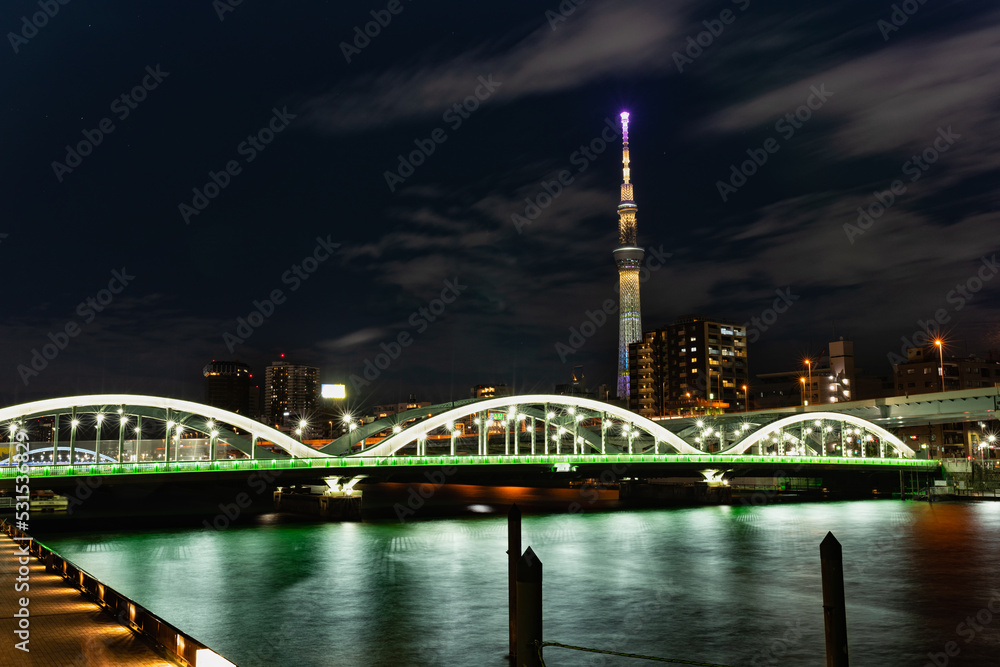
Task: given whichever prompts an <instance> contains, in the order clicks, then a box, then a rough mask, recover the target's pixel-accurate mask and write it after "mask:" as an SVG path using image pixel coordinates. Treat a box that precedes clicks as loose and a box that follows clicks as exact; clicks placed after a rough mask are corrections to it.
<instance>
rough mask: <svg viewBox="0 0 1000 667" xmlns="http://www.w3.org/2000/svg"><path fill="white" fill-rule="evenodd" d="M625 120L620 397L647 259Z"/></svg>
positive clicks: (618, 259) (638, 336)
mask: <svg viewBox="0 0 1000 667" xmlns="http://www.w3.org/2000/svg"><path fill="white" fill-rule="evenodd" d="M621 118H622V199H621V203H620V204H618V249H617V250H615V252H614V256H615V264H617V265H618V284H619V293H618V298H619V310H618V312H619V324H618V398H619V399H622V398H624V399H627V398H628V395H629V370H628V346H629V343H637V342H639V341H640V340H642V315H641V313H640V311H639V268H640V267H641V266H642V259H643V257H644V256H645V253H644V252H643V250H642V248H639V247H637V245H636V227H637V225H636V221H635V214H636V211H637V210H638V208H637V207H636V205H635V201H633V197H632V184H631V183H629V168H628V112H627V111H623V112H622V114H621Z"/></svg>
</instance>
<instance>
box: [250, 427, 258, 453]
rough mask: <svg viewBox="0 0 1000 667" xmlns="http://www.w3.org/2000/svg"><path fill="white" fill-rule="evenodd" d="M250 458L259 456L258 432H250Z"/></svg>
mask: <svg viewBox="0 0 1000 667" xmlns="http://www.w3.org/2000/svg"><path fill="white" fill-rule="evenodd" d="M250 458H251V459H256V458H257V434H256V433H251V434H250Z"/></svg>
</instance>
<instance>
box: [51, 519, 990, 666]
mask: <svg viewBox="0 0 1000 667" xmlns="http://www.w3.org/2000/svg"><path fill="white" fill-rule="evenodd" d="M474 509H476V508H474ZM479 509H482V510H484V511H486V510H489V509H490V508H489V507H485V506H484V507H482V508H479ZM494 509H502V508H494ZM506 531H507V528H506V517H505V515H504V514H502V513H494V514H484V515H482V516H473V517H463V518H457V519H456V518H439V519H434V520H423V521H406V522H400V521H398V520H395V519H385V520H377V521H366V522H361V523H314V522H288V521H287V520H286V519H284V518H283V517H282V516H280V515H265V516H263V517H260V518H259V519H257V521H256V523H254V524H253V525H247V526H234V527H230V528H227V529H225V530H208V529H194V528H185V529H176V530H155V531H153V530H149V531H134V530H133V531H128V532H125V531H120V532H116V531H113V530H108V531H102V532H100V533H61V532H60V533H52V534H50V535H45V534H39V535H38V536H37V537H38V539H40V540H41V541H42V542H44V543H45V544H47V545H48V546H50V547H52V548H53V549H54V550H55V551H57V552H58V553H60V554H62V555H63V556H65V557H67V558H69V559H70V560H72V561H74V562H75V563H77V564H78V565H79V566H80V567H82V568H83V569H85V570H87V571H89V572H90V573H91V574H93V575H95V576H96V577H98V578H99V579H101V580H103V581H104V582H106V583H107V584H109V585H111V586H112V587H114V588H116V589H117V590H119V591H120V592H122V593H124V594H125V595H127V596H129V597H131V598H133V599H135V600H136V601H137V602H138V603H139V604H141V605H142V606H144V607H146V608H148V609H150V610H151V611H152V612H153V613H155V614H157V615H159V616H161V617H162V618H164V619H166V620H167V621H169V622H171V623H173V624H174V625H176V626H178V627H180V628H181V629H183V630H185V631H187V632H188V633H190V634H191V635H192V636H194V637H196V638H198V639H199V640H200V641H202V642H204V643H205V644H207V645H208V646H211V647H212V648H213V649H215V650H216V651H217V652H219V653H220V654H222V655H223V656H225V657H227V658H229V659H230V660H232V661H233V662H235V663H236V664H238V665H240V667H254V666H257V665H297V666H309V665H473V666H477V667H478V666H484V667H489V666H494V665H496V666H498V667H499V666H505V665H507V660H506V658H505V654H506V652H507V635H506V632H507V560H506V554H505V551H506ZM827 531H832V532H833V533H834V534H835V535H836V537H837V538H838V539H839V540H840V541H841V543H842V544H843V548H844V561H845V582H846V594H847V614H848V637H849V642H850V652H851V664H852V665H874V666H882V665H913V666H914V667H922V666H923V665H936V667H942V666H943V665H963V666H965V665H1000V503H983V504H949V503H937V504H934V505H929V504H926V503H919V502H912V501H911V502H901V501H890V500H878V501H855V502H833V503H812V504H797V505H761V506H746V507H728V506H723V507H696V508H683V509H650V510H635V511H632V510H620V511H613V512H583V513H578V514H549V515H527V516H525V517H524V523H523V545H524V547H528V546H531V547H532V548H533V549H534V550H535V552H536V553H537V554H538V557H539V559H540V560H541V561H542V563H543V566H544V576H545V581H544V586H545V588H544V618H545V626H544V627H545V630H544V634H545V639H546V640H550V641H557V642H562V643H567V644H575V645H581V646H586V647H594V648H601V649H609V650H617V651H625V652H634V653H642V654H648V655H655V656H661V657H667V658H679V659H686V660H698V661H703V662H711V663H719V664H724V665H817V666H818V665H822V664H825V663H824V657H823V656H824V635H823V609H822V594H821V581H820V561H819V544H820V541H821V540H822V539H823V537H824V536H825V535H826V533H827ZM991 606H992V609H993V611H990V607H991ZM977 614H978V619H977ZM969 617H971V622H970V620H969ZM949 642H954V644H949ZM949 652H950V653H951V655H948V653H949ZM545 660H546V663H547V664H548V665H551V666H553V667H554V666H556V665H601V664H605V665H640V664H655V663H649V662H645V661H636V660H629V659H625V658H617V657H615V658H613V657H610V656H607V657H606V656H601V655H594V654H587V653H581V652H576V651H569V650H566V649H557V648H547V649H545ZM661 664H662V663H661Z"/></svg>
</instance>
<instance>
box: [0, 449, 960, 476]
mask: <svg viewBox="0 0 1000 667" xmlns="http://www.w3.org/2000/svg"><path fill="white" fill-rule="evenodd" d="M556 463H568V464H570V465H580V464H588V463H590V464H602V463H628V464H634V463H698V464H703V465H705V466H713V465H715V466H732V465H734V464H742V463H780V464H783V465H798V464H801V465H864V466H875V467H883V468H899V467H904V468H937V467H938V466H940V462H939V461H929V460H925V459H882V458H861V457H839V456H838V457H833V456H829V457H820V456H745V455H744V456H717V455H713V454H705V455H701V456H697V455H693V454H691V455H687V454H609V455H606V456H605V455H600V454H593V455H589V456H588V455H583V456H581V455H561V456H554V455H549V456H500V455H498V456H386V457H362V456H352V457H345V458H314V459H263V460H260V459H258V460H240V461H179V462H174V463H155V462H154V463H126V464H122V465H119V464H117V463H102V464H98V465H75V466H70V465H57V466H37V465H35V466H30V467H29V472H28V474H29V476H30V477H31V478H32V479H35V478H44V477H90V476H95V475H96V476H100V475H142V474H162V473H191V472H227V471H241V470H245V471H253V470H287V469H296V470H304V469H314V470H317V471H322V470H325V471H329V472H330V473H336V471H337V469H340V468H349V469H355V468H370V467H377V468H384V467H395V466H398V467H416V466H454V465H460V466H483V465H554V464H556ZM16 476H17V468H15V467H11V466H3V467H0V479H11V478H13V477H16Z"/></svg>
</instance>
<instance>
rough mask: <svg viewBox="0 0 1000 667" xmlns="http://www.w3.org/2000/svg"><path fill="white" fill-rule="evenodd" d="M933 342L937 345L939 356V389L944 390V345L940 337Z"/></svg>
mask: <svg viewBox="0 0 1000 667" xmlns="http://www.w3.org/2000/svg"><path fill="white" fill-rule="evenodd" d="M934 344H935V345H937V349H938V354H939V355H940V357H941V391H942V392H944V345H943V344H942V342H941V339H940V338H938V339H937V340H936V341H934Z"/></svg>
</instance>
